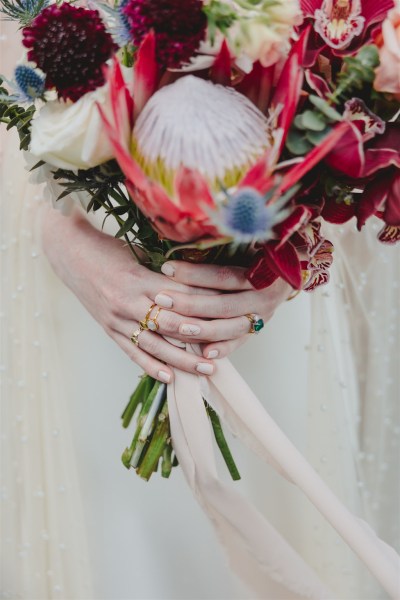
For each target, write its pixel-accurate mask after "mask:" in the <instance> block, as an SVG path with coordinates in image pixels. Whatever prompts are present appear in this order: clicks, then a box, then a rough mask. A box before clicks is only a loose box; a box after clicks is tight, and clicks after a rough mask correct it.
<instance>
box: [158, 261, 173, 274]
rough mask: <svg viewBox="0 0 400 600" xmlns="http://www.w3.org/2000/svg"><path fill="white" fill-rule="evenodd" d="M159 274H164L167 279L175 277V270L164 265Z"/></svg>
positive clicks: (169, 265) (168, 265)
mask: <svg viewBox="0 0 400 600" xmlns="http://www.w3.org/2000/svg"><path fill="white" fill-rule="evenodd" d="M161 273H164V275H167V277H173V276H174V275H175V269H174V267H173V266H172V265H171V264H170V263H164V264H163V265H162V266H161Z"/></svg>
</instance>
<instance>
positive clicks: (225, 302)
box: [220, 298, 235, 319]
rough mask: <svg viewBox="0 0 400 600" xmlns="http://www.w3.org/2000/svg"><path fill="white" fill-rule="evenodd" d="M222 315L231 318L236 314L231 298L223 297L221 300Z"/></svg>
mask: <svg viewBox="0 0 400 600" xmlns="http://www.w3.org/2000/svg"><path fill="white" fill-rule="evenodd" d="M220 310H221V316H222V317H223V318H225V319H226V318H229V317H232V316H233V315H234V310H235V306H234V303H233V302H232V300H231V299H230V298H222V300H221V309H220Z"/></svg>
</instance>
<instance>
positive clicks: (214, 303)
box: [155, 261, 292, 358]
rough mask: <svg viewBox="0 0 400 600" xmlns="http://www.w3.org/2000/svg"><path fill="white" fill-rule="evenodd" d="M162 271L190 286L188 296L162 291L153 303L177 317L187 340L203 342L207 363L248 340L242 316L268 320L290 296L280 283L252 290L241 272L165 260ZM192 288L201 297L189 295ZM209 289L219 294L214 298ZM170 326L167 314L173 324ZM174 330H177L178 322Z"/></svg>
mask: <svg viewBox="0 0 400 600" xmlns="http://www.w3.org/2000/svg"><path fill="white" fill-rule="evenodd" d="M161 270H162V272H163V273H164V274H165V275H167V276H168V277H169V279H170V281H174V282H177V283H180V284H184V285H187V286H190V293H188V292H185V291H179V290H175V289H171V288H169V289H168V288H164V289H163V290H162V291H161V292H160V293H159V294H157V295H156V297H155V302H156V303H157V304H158V306H162V307H164V308H166V309H169V310H172V309H173V310H174V313H175V315H176V314H178V315H179V317H178V316H177V317H174V318H175V319H179V322H180V323H181V324H180V325H179V331H180V333H181V334H182V333H183V332H184V331H185V332H186V336H185V337H186V339H192V340H193V341H194V342H205V345H204V347H203V356H204V357H206V358H222V357H223V356H227V355H228V354H230V353H231V352H233V350H235V349H236V348H238V347H239V346H241V345H242V344H243V343H244V342H245V341H247V340H248V339H249V337H250V336H249V335H248V333H249V329H250V323H249V319H248V318H247V317H246V316H245V315H247V314H250V313H254V314H257V315H259V316H260V317H261V318H262V319H263V320H264V322H266V321H268V320H269V319H270V318H271V317H272V315H273V314H274V312H275V310H276V308H277V307H278V306H279V304H281V303H282V302H283V301H284V300H286V299H287V298H288V296H289V294H290V292H291V291H292V288H291V287H290V285H289V284H288V283H286V282H285V281H284V280H283V279H277V280H276V281H275V282H274V283H273V284H272V285H271V286H269V287H268V288H265V289H264V290H255V289H254V288H253V287H252V286H251V284H250V283H249V281H248V280H247V279H246V277H245V271H246V270H245V269H243V268H241V267H227V266H216V265H203V264H195V265H194V264H192V263H187V262H183V261H168V262H166V263H164V265H163V266H162V269H161ZM207 288H208V290H209V291H208V292H207ZM195 289H201V290H202V293H201V294H197V295H193V290H195ZM212 290H214V291H215V290H218V291H220V292H221V291H222V292H223V294H222V295H218V296H216V295H215V294H212ZM182 315H185V316H186V317H190V319H187V318H186V319H185V318H184V317H182ZM192 317H194V318H192ZM195 317H199V318H195ZM200 317H201V318H200ZM204 319H212V320H204ZM172 321H173V318H172V315H171V324H172ZM175 326H176V328H177V330H178V320H176V325H175ZM180 339H185V338H180ZM209 342H214V343H211V344H210V343H209Z"/></svg>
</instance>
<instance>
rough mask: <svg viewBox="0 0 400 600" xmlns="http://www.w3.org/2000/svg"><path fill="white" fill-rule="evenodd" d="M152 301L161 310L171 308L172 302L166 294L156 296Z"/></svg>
mask: <svg viewBox="0 0 400 600" xmlns="http://www.w3.org/2000/svg"><path fill="white" fill-rule="evenodd" d="M154 300H155V302H156V304H158V306H161V307H162V308H172V305H173V300H172V298H171V297H170V296H167V295H166V294H157V296H156V297H155V298H154Z"/></svg>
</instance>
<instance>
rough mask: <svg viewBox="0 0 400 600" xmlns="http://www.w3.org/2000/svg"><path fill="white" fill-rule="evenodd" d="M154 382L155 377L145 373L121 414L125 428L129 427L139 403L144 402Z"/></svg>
mask: <svg viewBox="0 0 400 600" xmlns="http://www.w3.org/2000/svg"><path fill="white" fill-rule="evenodd" d="M154 382H155V379H153V378H152V377H150V376H149V375H143V377H142V378H141V379H140V382H139V384H138V385H137V387H136V389H135V391H134V392H133V394H132V396H131V397H130V399H129V402H128V404H127V405H126V407H125V410H124V412H123V413H122V415H121V419H122V427H124V428H125V429H126V428H127V427H129V425H130V422H131V420H132V417H133V415H134V414H135V411H136V409H137V407H138V406H139V404H143V403H144V402H145V400H146V398H147V396H148V395H149V393H150V391H151V389H152V387H153V385H154Z"/></svg>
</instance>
